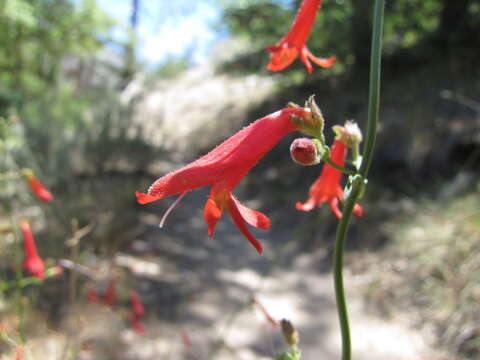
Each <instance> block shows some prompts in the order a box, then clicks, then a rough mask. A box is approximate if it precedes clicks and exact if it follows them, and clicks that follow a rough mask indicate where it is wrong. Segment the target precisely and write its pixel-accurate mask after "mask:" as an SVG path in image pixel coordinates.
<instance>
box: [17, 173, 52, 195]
mask: <svg viewBox="0 0 480 360" xmlns="http://www.w3.org/2000/svg"><path fill="white" fill-rule="evenodd" d="M24 174H25V177H26V179H27V181H28V184H29V185H30V189H32V191H33V193H34V194H35V196H36V197H37V199H38V200H41V201H44V202H49V201H52V200H53V195H52V193H51V192H50V191H48V190H47V188H46V187H45V186H44V185H43V184H42V183H41V182H40V180H38V179H37V177H36V176H35V175H34V173H33V172H32V171H30V170H26V171H24Z"/></svg>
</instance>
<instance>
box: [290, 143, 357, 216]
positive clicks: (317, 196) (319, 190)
mask: <svg viewBox="0 0 480 360" xmlns="http://www.w3.org/2000/svg"><path fill="white" fill-rule="evenodd" d="M347 150H348V149H347V147H346V146H345V144H344V143H343V142H341V141H340V140H335V142H334V144H333V146H332V155H331V157H332V160H333V162H334V163H335V164H337V165H340V166H344V164H345V158H346V156H347ZM341 178H342V172H341V171H339V170H337V169H335V168H333V167H332V166H330V165H328V164H327V163H325V164H324V165H323V169H322V172H321V174H320V176H319V177H318V179H317V180H316V181H315V182H314V183H313V185H312V186H311V187H310V193H309V195H310V197H309V199H308V200H307V202H305V203H304V204H302V203H300V202H297V203H296V204H295V206H296V207H297V209H298V210H302V211H310V210H313V209H314V208H315V207H316V206H319V205H320V204H321V203H323V202H328V203H329V205H330V209H332V211H333V213H334V214H335V215H336V217H337V218H338V219H340V218H341V217H342V213H341V211H340V210H339V208H338V200H339V199H342V196H343V189H342V187H341V186H340V179H341ZM353 213H354V214H355V215H356V216H362V215H363V209H362V207H361V206H360V205H358V204H355V207H354V208H353Z"/></svg>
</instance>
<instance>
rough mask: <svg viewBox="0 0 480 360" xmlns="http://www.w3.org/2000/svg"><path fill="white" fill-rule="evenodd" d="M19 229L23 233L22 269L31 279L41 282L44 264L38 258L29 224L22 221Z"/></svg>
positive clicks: (43, 276) (43, 275)
mask: <svg viewBox="0 0 480 360" xmlns="http://www.w3.org/2000/svg"><path fill="white" fill-rule="evenodd" d="M20 227H21V229H22V233H23V249H24V254H25V259H24V260H23V269H24V270H26V271H28V272H29V273H30V275H32V276H33V277H36V278H37V279H40V280H43V279H44V278H45V264H44V263H43V260H42V259H41V258H40V256H38V253H37V247H36V246H35V240H34V238H33V234H32V230H31V229H30V224H29V223H28V222H27V221H22V223H21V224H20Z"/></svg>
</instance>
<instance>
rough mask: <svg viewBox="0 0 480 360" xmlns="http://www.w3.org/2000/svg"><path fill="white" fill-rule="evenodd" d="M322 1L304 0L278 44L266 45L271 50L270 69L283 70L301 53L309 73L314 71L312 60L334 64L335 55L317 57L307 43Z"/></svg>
mask: <svg viewBox="0 0 480 360" xmlns="http://www.w3.org/2000/svg"><path fill="white" fill-rule="evenodd" d="M321 2H322V1H321V0H304V1H303V3H302V5H301V6H300V9H299V10H298V13H297V16H296V17H295V20H294V21H293V24H292V26H291V27H290V30H289V31H288V33H287V34H286V35H285V36H284V37H283V38H282V39H281V40H280V41H279V42H278V43H277V44H276V45H274V46H267V47H266V49H267V50H268V51H270V52H271V57H270V62H269V63H268V65H267V69H268V70H271V71H280V70H283V69H285V68H286V67H288V66H289V65H290V64H291V63H293V61H295V59H296V58H297V56H299V55H300V60H301V61H302V62H303V63H304V64H305V66H306V68H307V71H308V72H309V73H311V72H312V71H313V67H312V64H311V63H310V60H311V61H313V62H314V63H315V64H317V65H318V66H321V67H325V68H328V67H330V66H332V65H333V63H334V62H335V56H331V57H329V58H318V57H315V56H314V55H313V54H312V53H311V52H310V50H308V48H307V45H306V42H307V39H308V37H309V36H310V32H311V31H312V26H313V23H314V22H315V17H316V16H317V11H318V9H319V7H320V4H321Z"/></svg>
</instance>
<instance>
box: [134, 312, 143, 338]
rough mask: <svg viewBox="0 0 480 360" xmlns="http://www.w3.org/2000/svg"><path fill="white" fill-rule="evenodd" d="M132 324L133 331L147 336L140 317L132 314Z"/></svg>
mask: <svg viewBox="0 0 480 360" xmlns="http://www.w3.org/2000/svg"><path fill="white" fill-rule="evenodd" d="M130 322H131V324H132V328H133V331H135V332H136V333H137V334H139V335H145V329H144V328H143V326H142V323H141V322H140V317H139V316H137V315H135V313H132V314H131V315H130Z"/></svg>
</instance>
